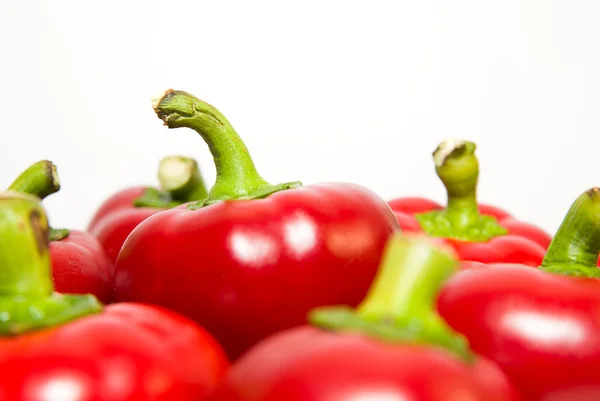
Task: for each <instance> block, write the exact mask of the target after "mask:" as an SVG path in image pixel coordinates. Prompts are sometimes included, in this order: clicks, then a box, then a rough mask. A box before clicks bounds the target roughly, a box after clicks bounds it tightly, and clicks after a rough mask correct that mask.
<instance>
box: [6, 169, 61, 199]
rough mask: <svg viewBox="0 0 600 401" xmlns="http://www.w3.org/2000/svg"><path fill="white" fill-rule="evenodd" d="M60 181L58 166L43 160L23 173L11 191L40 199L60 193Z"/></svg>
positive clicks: (13, 184)
mask: <svg viewBox="0 0 600 401" xmlns="http://www.w3.org/2000/svg"><path fill="white" fill-rule="evenodd" d="M59 189H60V179H59V177H58V173H57V171H56V165H54V163H52V162H51V161H49V160H41V161H39V162H37V163H34V164H32V165H31V166H29V167H28V168H27V170H25V171H23V172H22V173H21V174H20V175H19V176H18V177H17V178H16V179H15V180H14V181H13V183H12V184H10V186H9V187H8V190H9V191H16V192H21V193H24V194H30V195H35V196H37V197H38V198H40V199H44V198H45V197H47V196H49V195H52V194H53V193H56V192H58V190H59Z"/></svg>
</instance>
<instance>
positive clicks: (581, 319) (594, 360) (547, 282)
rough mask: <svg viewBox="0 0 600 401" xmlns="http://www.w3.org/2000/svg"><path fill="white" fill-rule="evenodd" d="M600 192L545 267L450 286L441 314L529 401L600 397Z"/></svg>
mask: <svg viewBox="0 0 600 401" xmlns="http://www.w3.org/2000/svg"><path fill="white" fill-rule="evenodd" d="M599 253H600V188H594V189H591V190H589V191H588V192H586V193H584V194H583V195H582V196H581V197H579V198H578V199H577V200H576V201H575V202H574V204H573V206H572V207H571V209H570V211H569V213H568V214H567V216H566V217H565V220H564V221H563V223H562V224H561V226H560V228H559V229H558V231H557V233H556V236H555V237H554V240H553V241H552V244H551V245H550V247H549V249H548V252H547V253H546V256H545V258H544V261H543V263H542V264H541V266H540V267H539V269H535V268H530V267H525V266H523V265H516V264H513V265H510V264H509V265H506V264H504V265H487V267H490V266H491V267H493V268H487V267H482V266H480V267H479V268H472V269H468V270H464V271H462V272H460V273H459V274H457V275H456V276H455V277H453V278H452V279H450V280H449V282H448V283H447V285H446V286H445V288H444V290H443V292H442V293H441V296H440V299H439V302H438V308H439V311H440V313H441V315H442V316H443V317H444V319H446V320H447V321H448V323H449V324H450V325H451V326H452V327H453V328H454V329H455V330H457V331H459V332H461V333H463V334H465V335H466V336H467V338H468V339H469V341H470V343H471V347H472V348H473V349H474V350H475V351H476V352H478V353H480V354H482V355H484V356H486V357H488V358H490V359H492V360H494V361H496V362H497V363H498V365H499V366H500V367H501V368H502V369H503V370H504V371H505V372H506V373H507V374H508V375H509V377H510V378H511V379H512V380H513V382H514V383H515V385H516V386H517V387H518V388H519V390H520V391H521V393H522V395H523V397H524V399H526V400H529V401H542V400H544V401H547V400H553V401H567V400H568V401H596V400H599V399H600V375H598V371H600V342H599V341H598V332H600V320H599V319H598V316H600V280H598V278H600V270H599V269H598V268H597V266H596V261H597V259H598V254H599Z"/></svg>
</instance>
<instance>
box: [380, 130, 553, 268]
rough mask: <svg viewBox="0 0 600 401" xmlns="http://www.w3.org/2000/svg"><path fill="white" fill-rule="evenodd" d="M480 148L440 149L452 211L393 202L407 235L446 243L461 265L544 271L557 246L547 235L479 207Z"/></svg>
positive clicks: (420, 201)
mask: <svg viewBox="0 0 600 401" xmlns="http://www.w3.org/2000/svg"><path fill="white" fill-rule="evenodd" d="M475 148H476V146H475V144H474V143H472V142H468V141H455V140H448V141H445V142H442V144H440V146H439V147H438V148H437V149H436V151H435V152H434V153H433V158H434V161H435V167H436V172H437V174H438V176H439V177H440V179H441V180H442V182H443V183H444V186H445V187H446V190H447V192H448V205H447V206H446V208H444V207H442V206H441V205H439V204H438V203H436V202H433V201H431V200H428V199H424V198H400V199H394V200H391V201H390V202H389V204H390V206H391V207H392V209H393V210H394V212H395V213H396V217H397V218H398V222H399V223H400V226H401V227H402V230H403V231H404V232H407V233H408V232H422V231H424V232H426V233H427V234H429V235H431V236H433V237H439V238H443V239H444V240H445V242H447V243H448V244H450V245H452V246H453V247H454V248H455V249H456V251H457V252H458V254H459V257H460V259H461V260H465V261H475V262H482V263H501V262H505V263H523V264H526V265H530V266H537V265H539V264H540V263H541V261H542V259H543V257H544V253H545V251H546V248H547V247H548V245H549V244H550V241H551V237H550V236H549V235H548V234H547V233H546V232H544V231H543V230H542V229H540V228H538V227H535V226H533V225H531V224H527V223H523V222H520V221H518V220H516V219H514V218H513V217H511V216H510V215H509V214H508V213H506V212H505V211H503V210H501V209H498V208H496V207H494V206H489V205H478V204H477V199H476V191H477V181H478V178H479V162H478V160H477V158H476V157H475Z"/></svg>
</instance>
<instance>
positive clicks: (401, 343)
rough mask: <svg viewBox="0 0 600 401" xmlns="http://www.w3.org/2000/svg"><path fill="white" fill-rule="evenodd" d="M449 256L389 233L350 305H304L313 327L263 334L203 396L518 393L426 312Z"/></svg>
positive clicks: (502, 396) (215, 400) (437, 400)
mask: <svg viewBox="0 0 600 401" xmlns="http://www.w3.org/2000/svg"><path fill="white" fill-rule="evenodd" d="M457 265H458V261H457V259H456V256H455V254H454V252H453V251H452V250H451V248H448V249H446V250H444V249H442V248H438V247H437V246H433V245H432V244H430V243H429V241H428V240H426V239H424V238H414V237H413V238H410V237H406V236H404V237H403V236H401V235H398V236H397V237H394V238H392V239H390V241H389V243H388V246H387V247H386V250H385V253H384V257H383V259H382V265H381V267H380V270H379V273H378V275H377V277H376V278H375V280H374V281H373V285H372V287H371V290H370V291H369V294H368V295H367V297H366V298H365V300H364V301H363V302H362V303H361V304H360V306H359V307H358V308H356V310H354V309H352V308H349V307H324V308H318V309H316V310H314V311H313V312H311V314H310V320H311V321H312V323H313V324H314V325H315V326H317V327H311V326H304V327H299V328H294V329H290V330H288V331H285V332H281V333H278V334H275V335H273V336H272V337H269V338H267V339H265V340H263V341H262V342H260V343H259V344H258V345H256V346H255V347H254V348H252V349H251V350H250V351H248V352H247V353H246V354H245V355H244V356H242V357H241V358H240V359H239V360H238V361H237V362H236V363H234V365H233V366H232V368H231V369H230V371H229V373H228V374H227V376H226V378H225V380H224V381H223V385H222V386H221V387H220V388H219V389H218V390H217V391H216V392H215V393H214V394H213V396H212V397H211V401H280V400H286V401H330V400H411V401H442V400H443V401H446V400H450V399H452V400H470V401H500V400H502V401H506V400H517V399H518V395H517V393H516V391H515V390H514V388H513V387H512V385H511V384H510V382H509V380H508V379H507V378H506V376H505V375H504V374H503V373H502V372H501V371H500V369H499V368H498V367H497V366H495V365H494V364H493V363H492V362H490V361H488V360H485V359H483V358H480V357H478V356H477V355H475V354H473V353H472V352H471V351H470V350H469V347H468V344H467V343H466V341H465V340H464V338H463V337H462V336H461V335H459V334H457V333H455V332H453V331H452V330H451V329H449V327H448V326H447V325H446V323H445V322H444V321H443V320H442V319H441V318H440V317H439V315H438V314H437V312H436V311H435V299H436V297H437V293H438V289H439V287H440V285H441V284H442V283H443V282H444V281H445V280H446V279H447V278H448V277H449V276H450V275H451V274H452V273H453V272H454V271H455V269H456V268H457Z"/></svg>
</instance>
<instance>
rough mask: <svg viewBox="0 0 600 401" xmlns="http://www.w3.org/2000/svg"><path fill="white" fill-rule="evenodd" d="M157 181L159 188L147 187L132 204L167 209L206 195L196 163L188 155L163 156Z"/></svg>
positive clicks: (199, 199)
mask: <svg viewBox="0 0 600 401" xmlns="http://www.w3.org/2000/svg"><path fill="white" fill-rule="evenodd" d="M158 181H159V182H160V186H161V189H160V190H159V189H156V188H147V189H146V190H145V191H144V193H143V194H142V196H140V197H139V198H137V199H135V200H134V202H133V204H134V206H136V207H154V208H159V209H169V208H172V207H175V206H179V205H181V204H183V203H187V202H192V201H201V200H203V199H205V198H206V196H207V195H208V192H207V191H206V185H205V184H204V180H203V179H202V174H201V173H200V168H199V167H198V163H197V162H196V161H195V160H194V159H192V158H189V157H185V156H167V157H164V158H163V159H162V160H161V161H160V163H159V166H158Z"/></svg>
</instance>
